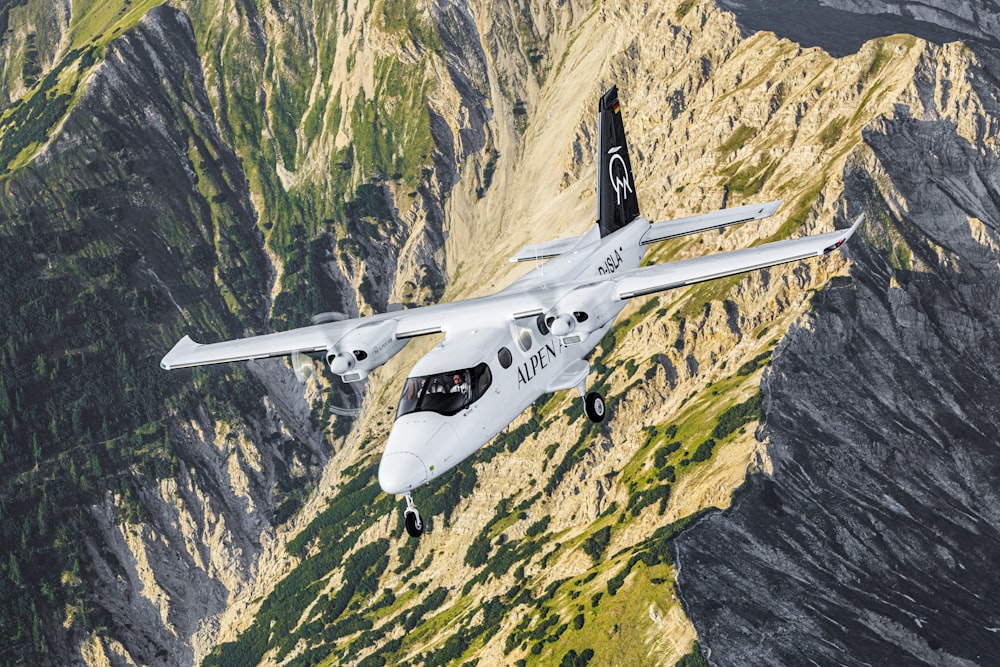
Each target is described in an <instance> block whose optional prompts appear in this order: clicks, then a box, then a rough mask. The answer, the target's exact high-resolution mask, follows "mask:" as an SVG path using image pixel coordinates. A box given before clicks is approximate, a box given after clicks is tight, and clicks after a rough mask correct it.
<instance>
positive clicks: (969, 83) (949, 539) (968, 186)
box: [675, 46, 1000, 665]
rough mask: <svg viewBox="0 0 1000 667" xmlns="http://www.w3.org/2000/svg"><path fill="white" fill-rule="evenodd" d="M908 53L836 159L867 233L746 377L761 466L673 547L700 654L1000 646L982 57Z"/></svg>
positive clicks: (765, 655) (838, 656)
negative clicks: (882, 106)
mask: <svg viewBox="0 0 1000 667" xmlns="http://www.w3.org/2000/svg"><path fill="white" fill-rule="evenodd" d="M921 48H922V51H923V52H922V54H921V57H920V59H919V61H918V63H917V66H916V67H915V69H914V76H913V79H912V83H910V84H908V85H907V86H906V87H905V88H903V89H902V90H901V91H900V92H901V96H900V103H899V104H898V105H897V106H896V108H895V110H894V112H893V113H892V114H889V115H887V116H885V117H884V118H882V119H880V120H879V121H877V122H875V123H872V124H871V125H870V126H869V127H868V128H866V130H865V131H864V133H863V145H862V146H861V147H859V148H858V149H856V151H855V153H854V157H853V159H852V162H851V165H850V167H849V169H848V170H847V172H846V174H845V182H846V196H847V197H848V198H849V199H851V200H854V201H858V202H867V205H868V206H869V207H870V210H872V211H874V212H877V214H876V215H874V216H872V217H871V219H870V222H869V223H868V227H867V232H866V236H867V238H868V240H869V241H868V243H866V244H856V245H854V246H852V248H851V249H850V250H849V251H848V254H849V256H850V257H851V259H852V266H851V271H850V278H849V279H845V280H842V281H837V282H836V283H835V284H834V285H832V286H831V287H829V288H827V289H824V290H823V291H822V292H821V293H820V294H819V295H817V297H816V298H815V299H814V301H813V311H812V314H811V315H810V316H809V317H808V318H806V319H804V320H803V321H802V322H801V323H800V325H799V326H796V327H794V328H793V329H792V330H790V332H789V334H788V335H787V336H786V337H785V339H784V340H783V342H782V344H781V345H780V346H779V347H778V349H777V350H776V351H775V355H774V360H773V364H772V367H771V370H770V372H769V373H768V374H767V375H766V376H765V378H764V381H763V383H762V390H763V398H762V406H763V413H764V418H763V425H762V426H761V427H760V429H759V431H758V435H759V437H762V438H766V439H767V440H768V441H769V442H770V447H769V452H770V454H771V458H772V461H773V465H774V469H773V472H772V473H771V474H770V475H768V476H752V477H751V478H750V479H749V481H748V483H747V486H746V487H745V488H744V489H743V490H741V491H740V493H739V494H738V495H737V497H736V500H735V502H734V505H733V507H732V508H730V509H729V510H728V511H726V512H724V513H721V514H715V515H713V516H710V517H707V518H705V519H703V520H702V521H701V522H699V523H698V524H697V526H695V527H694V528H693V529H692V530H690V531H688V532H687V533H685V534H683V535H682V536H681V537H680V538H679V539H678V540H677V542H676V543H675V548H676V551H677V554H678V564H679V568H680V576H679V588H680V590H681V592H682V594H683V595H684V599H685V608H686V609H687V611H688V613H689V614H690V617H691V619H692V621H693V622H694V624H695V626H696V627H697V628H698V631H699V636H700V638H701V643H702V647H703V648H705V649H706V655H708V656H710V662H711V663H712V664H719V665H750V664H753V665H772V664H805V663H806V662H809V661H815V662H817V663H820V664H843V665H867V664H900V665H902V664H905V665H942V664H949V665H973V664H975V665H987V664H992V663H993V662H994V661H995V660H996V658H997V656H998V655H1000V635H998V632H1000V630H998V628H1000V622H998V621H1000V607H998V605H997V602H996V600H997V595H998V591H997V582H996V578H995V577H992V576H989V575H988V574H987V573H988V572H989V571H990V570H991V569H992V563H994V562H996V560H997V558H998V556H1000V530H998V526H1000V523H998V514H997V510H998V507H1000V505H998V496H997V489H996V480H997V476H998V474H1000V459H998V455H997V454H998V450H997V435H996V434H997V432H998V431H997V421H998V414H997V409H996V401H995V397H996V390H995V386H996V383H997V377H996V368H997V363H996V353H997V349H996V342H995V339H996V336H995V331H996V328H997V321H996V314H995V313H996V298H997V294H998V287H1000V284H998V280H1000V275H998V273H997V271H998V264H997V249H998V246H997V238H998V224H1000V217H998V213H1000V211H998V209H997V203H998V201H1000V200H998V197H997V193H998V190H997V186H998V181H997V178H996V170H997V164H996V161H997V157H996V151H995V143H994V141H995V140H994V130H992V129H991V128H994V127H996V123H997V118H998V116H997V112H998V110H1000V107H997V105H996V93H995V90H996V89H995V83H993V81H994V77H993V75H992V74H991V72H993V71H995V68H996V54H995V53H994V52H992V51H991V50H986V49H977V50H976V52H975V54H973V53H971V52H969V51H968V50H965V49H962V48H958V47H955V46H948V47H945V48H937V47H933V46H923V47H921ZM943 72H947V73H948V75H947V76H942V73H943ZM972 109H974V110H975V111H974V112H972V113H970V110H972Z"/></svg>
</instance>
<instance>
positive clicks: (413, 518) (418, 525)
mask: <svg viewBox="0 0 1000 667" xmlns="http://www.w3.org/2000/svg"><path fill="white" fill-rule="evenodd" d="M403 519H404V523H405V524H406V532H407V533H408V534H409V535H410V537H420V536H421V535H422V534H423V532H424V524H423V522H421V521H420V515H419V514H417V510H413V511H412V512H411V511H410V510H406V513H405V514H403Z"/></svg>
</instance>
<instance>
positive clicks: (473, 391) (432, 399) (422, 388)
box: [396, 364, 493, 419]
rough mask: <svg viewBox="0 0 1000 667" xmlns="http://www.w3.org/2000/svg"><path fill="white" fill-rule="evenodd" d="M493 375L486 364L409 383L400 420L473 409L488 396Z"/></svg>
mask: <svg viewBox="0 0 1000 667" xmlns="http://www.w3.org/2000/svg"><path fill="white" fill-rule="evenodd" d="M492 383H493V374H492V373H490V367H489V366H487V365H486V364H479V365H478V366H476V367H475V368H466V369H462V370H457V371H449V372H447V373H434V374H433V375H424V376H422V377H411V378H407V379H406V385H405V386H404V387H403V395H402V396H401V397H400V399H399V409H398V410H397V411H396V419H399V418H400V417H402V416H403V415H407V414H410V413H411V412H423V411H430V412H437V413H438V414H442V415H445V416H450V415H453V414H456V413H458V412H460V411H462V410H464V409H465V408H467V407H469V406H470V405H472V404H473V403H475V402H476V401H478V400H479V399H480V398H482V396H483V394H485V393H486V390H487V389H488V388H489V386H490V384H492Z"/></svg>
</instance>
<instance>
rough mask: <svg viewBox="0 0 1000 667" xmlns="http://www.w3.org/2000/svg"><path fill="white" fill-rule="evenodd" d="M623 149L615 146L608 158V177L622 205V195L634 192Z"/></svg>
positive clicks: (617, 203)
mask: <svg viewBox="0 0 1000 667" xmlns="http://www.w3.org/2000/svg"><path fill="white" fill-rule="evenodd" d="M617 110H618V105H617V103H616V104H615V111H617ZM621 149H622V147H621V146H615V147H614V148H612V149H611V150H609V151H608V155H610V156H611V158H610V159H609V160H608V179H609V180H610V181H611V187H612V188H613V189H614V191H615V198H616V199H617V202H616V205H617V206H621V205H622V196H624V197H626V198H627V197H628V196H629V195H630V194H631V193H632V192H633V190H632V183H631V181H630V180H629V177H628V165H627V164H625V158H623V157H622V156H621V154H620V153H619V152H618V151H620V150H621Z"/></svg>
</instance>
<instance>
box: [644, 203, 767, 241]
mask: <svg viewBox="0 0 1000 667" xmlns="http://www.w3.org/2000/svg"><path fill="white" fill-rule="evenodd" d="M779 206H781V200H780V199H779V200H777V201H771V202H766V203H764V204H748V205H747V206H737V207H735V208H724V209H722V210H721V211H713V212H712V213H704V214H702V215H692V216H690V217H687V218H678V219H676V220H666V221H663V222H654V223H653V224H652V225H650V226H649V231H647V232H646V233H645V234H644V235H643V237H642V240H640V243H642V244H643V245H649V244H650V243H657V242H659V241H666V240H667V239H673V238H677V237H678V236H687V235H688V234H696V233H698V232H704V231H707V230H709V229H722V228H723V227H728V226H729V225H737V224H740V223H743V222H750V221H751V220H761V219H763V218H769V217H771V216H772V215H774V212H775V211H777V210H778V207H779Z"/></svg>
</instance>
